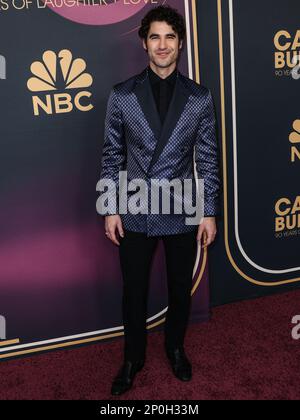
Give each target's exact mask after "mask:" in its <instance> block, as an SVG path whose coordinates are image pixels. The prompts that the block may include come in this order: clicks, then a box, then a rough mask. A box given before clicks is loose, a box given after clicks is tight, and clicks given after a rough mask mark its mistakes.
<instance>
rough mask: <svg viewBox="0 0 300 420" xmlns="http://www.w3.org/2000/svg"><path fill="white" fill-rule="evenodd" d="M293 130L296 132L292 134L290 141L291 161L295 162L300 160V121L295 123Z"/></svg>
mask: <svg viewBox="0 0 300 420" xmlns="http://www.w3.org/2000/svg"><path fill="white" fill-rule="evenodd" d="M293 129H294V131H293V132H292V133H291V134H290V137H289V140H290V143H291V144H292V147H291V161H292V162H295V161H296V158H297V159H298V160H300V148H297V145H299V146H300V120H296V121H294V123H293Z"/></svg>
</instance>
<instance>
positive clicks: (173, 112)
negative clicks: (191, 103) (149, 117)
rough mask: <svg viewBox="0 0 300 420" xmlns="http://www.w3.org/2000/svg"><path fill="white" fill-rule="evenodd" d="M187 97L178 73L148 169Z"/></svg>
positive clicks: (160, 149) (167, 136) (170, 132)
mask: <svg viewBox="0 0 300 420" xmlns="http://www.w3.org/2000/svg"><path fill="white" fill-rule="evenodd" d="M188 99H189V93H188V91H187V90H186V88H185V86H184V85H183V83H182V81H181V80H180V75H178V77H177V81H176V85H175V88H174V94H173V97H172V100H171V103H170V106H169V110H168V113H167V116H166V119H165V122H164V125H163V127H162V131H161V136H160V137H159V140H158V142H157V145H156V148H155V150H154V153H153V156H152V160H151V163H150V166H149V169H148V170H150V169H151V168H152V166H153V165H154V164H155V163H156V162H157V160H158V158H159V156H160V155H161V153H162V151H163V149H164V147H165V146H166V144H167V143H168V140H169V139H170V137H171V135H172V133H173V131H174V129H175V127H176V125H177V123H178V121H179V119H180V117H181V115H182V112H183V110H184V108H185V105H186V104H187V102H188Z"/></svg>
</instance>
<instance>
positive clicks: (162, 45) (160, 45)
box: [159, 39, 167, 50]
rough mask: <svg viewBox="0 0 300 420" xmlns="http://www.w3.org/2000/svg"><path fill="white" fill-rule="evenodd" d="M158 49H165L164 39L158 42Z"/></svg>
mask: <svg viewBox="0 0 300 420" xmlns="http://www.w3.org/2000/svg"><path fill="white" fill-rule="evenodd" d="M159 48H160V49H161V50H165V49H166V48H167V43H166V40H165V39H161V40H160V43H159Z"/></svg>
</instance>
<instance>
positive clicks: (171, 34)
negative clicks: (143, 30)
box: [149, 32, 176, 38]
mask: <svg viewBox="0 0 300 420" xmlns="http://www.w3.org/2000/svg"><path fill="white" fill-rule="evenodd" d="M156 36H160V35H159V34H155V33H153V34H150V35H149V38H153V37H156ZM165 36H173V37H174V38H175V37H176V34H175V33H174V32H170V33H169V34H166V35H165Z"/></svg>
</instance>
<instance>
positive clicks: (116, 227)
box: [105, 214, 124, 246]
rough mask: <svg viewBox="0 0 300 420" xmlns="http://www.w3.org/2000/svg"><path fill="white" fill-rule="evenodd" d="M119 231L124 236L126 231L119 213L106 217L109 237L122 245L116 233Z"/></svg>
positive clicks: (106, 232) (106, 229)
mask: <svg viewBox="0 0 300 420" xmlns="http://www.w3.org/2000/svg"><path fill="white" fill-rule="evenodd" d="M117 232H119V235H120V236H121V237H122V238H123V237H124V231H123V226H122V221H121V217H120V216H119V215H118V214H114V215H113V216H106V217H105V234H106V236H107V238H108V239H110V240H111V241H112V242H113V243H114V244H115V245H118V246H119V245H120V243H119V241H118V239H117V235H116V233H117Z"/></svg>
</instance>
